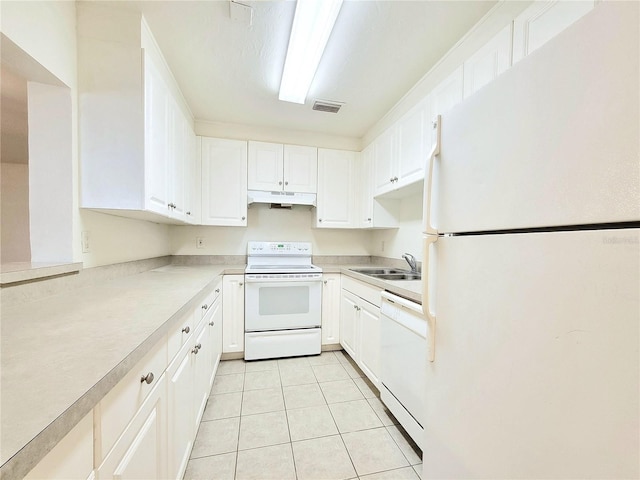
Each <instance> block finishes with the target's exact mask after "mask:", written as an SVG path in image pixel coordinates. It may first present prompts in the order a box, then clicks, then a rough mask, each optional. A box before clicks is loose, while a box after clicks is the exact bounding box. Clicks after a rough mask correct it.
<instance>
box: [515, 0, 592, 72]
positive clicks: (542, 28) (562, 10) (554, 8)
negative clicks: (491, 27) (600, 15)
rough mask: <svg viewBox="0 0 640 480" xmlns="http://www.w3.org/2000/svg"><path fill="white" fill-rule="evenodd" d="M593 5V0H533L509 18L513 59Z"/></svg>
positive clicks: (524, 53) (556, 32)
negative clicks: (539, 0) (511, 22)
mask: <svg viewBox="0 0 640 480" xmlns="http://www.w3.org/2000/svg"><path fill="white" fill-rule="evenodd" d="M593 5H594V0H580V1H574V2H568V1H562V0H561V1H558V0H552V1H546V2H542V1H541V2H533V4H531V6H530V7H529V8H527V9H526V10H525V11H523V12H522V13H521V14H520V15H518V16H517V17H516V18H515V19H514V21H513V63H514V64H515V63H516V62H519V61H520V60H522V59H523V58H524V57H526V56H527V55H529V54H530V53H531V52H533V51H534V50H535V49H537V48H539V47H541V46H542V45H544V44H545V43H547V42H548V41H549V40H551V39H552V38H553V37H555V36H556V35H557V34H558V33H560V32H561V31H563V30H564V29H565V28H567V27H568V26H569V25H571V24H572V23H573V22H575V21H576V20H578V19H579V18H580V17H582V16H583V15H584V14H585V13H588V12H589V11H591V9H592V8H593Z"/></svg>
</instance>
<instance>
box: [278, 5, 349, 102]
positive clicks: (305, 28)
mask: <svg viewBox="0 0 640 480" xmlns="http://www.w3.org/2000/svg"><path fill="white" fill-rule="evenodd" d="M341 6H342V0H298V2H297V4H296V13H295V15H294V17H293V26H292V27H291V37H289V48H287V58H286V60H285V62H284V71H283V72H282V82H281V83H280V95H278V98H279V99H280V100H283V101H285V102H293V103H304V101H305V99H306V98H307V92H309V87H310V86H311V81H312V80H313V77H314V76H315V74H316V70H317V68H318V64H319V63H320V59H321V58H322V53H323V52H324V47H325V46H326V45H327V40H329V35H331V30H332V29H333V24H334V23H335V22H336V18H337V17H338V13H339V12H340V7H341Z"/></svg>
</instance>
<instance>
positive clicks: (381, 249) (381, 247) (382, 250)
mask: <svg viewBox="0 0 640 480" xmlns="http://www.w3.org/2000/svg"><path fill="white" fill-rule="evenodd" d="M380 251H381V252H384V240H382V242H381V243H380Z"/></svg>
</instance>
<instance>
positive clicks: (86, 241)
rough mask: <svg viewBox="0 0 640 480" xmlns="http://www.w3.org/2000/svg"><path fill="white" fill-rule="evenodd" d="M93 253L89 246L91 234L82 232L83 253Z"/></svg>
mask: <svg viewBox="0 0 640 480" xmlns="http://www.w3.org/2000/svg"><path fill="white" fill-rule="evenodd" d="M89 252H91V246H90V244H89V232H88V231H84V232H82V253H89Z"/></svg>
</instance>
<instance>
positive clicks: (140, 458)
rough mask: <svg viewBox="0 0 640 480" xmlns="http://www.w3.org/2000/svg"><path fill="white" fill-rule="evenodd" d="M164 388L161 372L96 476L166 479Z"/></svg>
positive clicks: (100, 477) (164, 380)
mask: <svg viewBox="0 0 640 480" xmlns="http://www.w3.org/2000/svg"><path fill="white" fill-rule="evenodd" d="M166 387H167V385H166V376H165V375H164V374H163V375H162V376H161V377H160V378H159V379H158V381H157V383H156V384H155V386H154V387H153V389H152V391H151V392H150V393H149V395H148V396H147V398H146V399H145V401H144V402H143V404H142V406H141V407H140V409H139V410H138V412H137V413H136V415H135V416H134V417H133V420H131V423H129V425H128V426H127V428H126V429H125V430H124V432H123V433H122V435H121V436H120V438H119V439H118V441H117V442H116V444H115V445H114V447H113V448H112V449H111V451H110V452H109V454H108V455H107V457H106V458H105V460H104V462H102V465H101V466H100V468H98V479H107V478H114V479H123V480H124V479H137V480H139V479H158V478H167V431H166V428H167V421H166V418H167V412H166V408H167V396H166Z"/></svg>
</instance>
